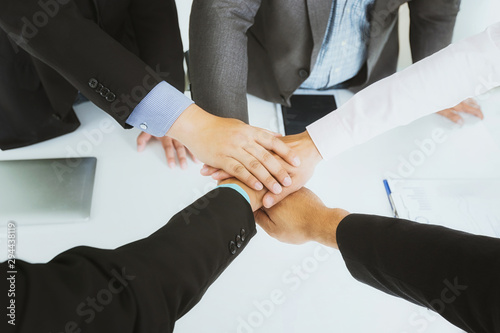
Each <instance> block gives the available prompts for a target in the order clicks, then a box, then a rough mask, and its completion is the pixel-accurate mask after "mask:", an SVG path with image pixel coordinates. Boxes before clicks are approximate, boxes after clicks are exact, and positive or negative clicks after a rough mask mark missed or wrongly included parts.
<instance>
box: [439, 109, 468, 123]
mask: <svg viewBox="0 0 500 333" xmlns="http://www.w3.org/2000/svg"><path fill="white" fill-rule="evenodd" d="M438 114H439V115H441V116H443V117H446V118H448V119H449V120H451V121H452V122H454V123H457V124H459V125H463V124H464V119H463V118H462V117H461V116H460V115H459V114H458V113H456V112H454V111H453V110H452V109H446V110H443V111H439V112H438Z"/></svg>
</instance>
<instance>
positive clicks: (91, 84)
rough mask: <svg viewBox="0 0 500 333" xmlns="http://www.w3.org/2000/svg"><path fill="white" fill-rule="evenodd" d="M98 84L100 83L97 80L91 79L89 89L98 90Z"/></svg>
mask: <svg viewBox="0 0 500 333" xmlns="http://www.w3.org/2000/svg"><path fill="white" fill-rule="evenodd" d="M98 84H99V81H97V80H96V79H90V80H89V87H90V88H92V89H95V88H97V85H98Z"/></svg>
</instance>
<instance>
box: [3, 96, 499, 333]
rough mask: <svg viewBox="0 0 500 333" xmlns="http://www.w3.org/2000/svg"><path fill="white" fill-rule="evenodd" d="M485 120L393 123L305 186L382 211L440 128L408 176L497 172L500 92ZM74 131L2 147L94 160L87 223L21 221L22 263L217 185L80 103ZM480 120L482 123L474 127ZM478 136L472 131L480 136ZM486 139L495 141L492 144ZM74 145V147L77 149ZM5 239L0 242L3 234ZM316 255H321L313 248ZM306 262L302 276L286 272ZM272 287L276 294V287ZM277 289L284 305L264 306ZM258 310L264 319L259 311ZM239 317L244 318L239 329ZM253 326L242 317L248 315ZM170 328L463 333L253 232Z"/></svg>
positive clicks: (122, 237) (143, 221)
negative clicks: (169, 161) (391, 179)
mask: <svg viewBox="0 0 500 333" xmlns="http://www.w3.org/2000/svg"><path fill="white" fill-rule="evenodd" d="M480 102H481V104H482V106H483V108H484V112H485V114H486V119H485V121H484V126H485V127H484V128H485V129H484V131H482V132H484V133H485V135H486V136H488V135H490V134H491V135H492V136H493V137H494V141H495V143H494V144H491V142H490V143H489V144H486V143H485V141H486V142H487V141H488V140H485V136H481V137H479V138H478V137H476V136H475V135H469V136H467V133H473V132H474V131H470V128H469V129H468V127H470V126H475V125H470V124H471V123H474V121H470V120H469V121H468V122H467V123H468V125H466V128H465V129H463V130H461V129H459V128H458V126H456V125H453V124H452V123H450V122H448V121H447V120H445V119H444V118H441V117H440V116H437V115H432V116H429V117H427V118H424V119H421V120H419V121H417V122H415V123H413V124H411V125H409V126H406V127H404V128H398V129H395V130H393V131H391V132H389V133H386V134H384V135H382V136H380V137H378V138H376V139H374V140H372V141H370V142H369V143H367V144H365V145H362V146H359V147H356V148H354V149H352V150H351V151H348V152H346V153H344V154H342V155H340V156H338V157H337V158H336V159H334V160H332V161H329V162H323V163H322V164H321V165H320V166H318V168H317V171H316V174H315V175H314V177H313V178H312V179H311V181H310V182H309V184H308V187H309V188H311V189H312V190H313V191H315V192H316V193H317V194H318V195H319V196H320V197H321V198H322V199H323V200H324V202H325V203H326V204H327V205H329V206H330V207H342V208H345V209H347V210H350V211H352V212H359V213H373V214H380V215H387V216H389V215H390V209H389V204H388V201H387V197H386V194H385V191H384V187H383V185H382V179H383V178H384V176H385V175H387V172H388V171H390V172H393V173H397V170H398V167H399V165H400V163H401V162H400V157H403V158H408V156H410V154H412V152H414V151H415V149H417V146H416V144H415V143H414V141H415V140H424V139H427V138H430V137H431V133H432V131H433V130H434V129H435V128H438V127H439V128H442V129H443V130H444V132H445V134H446V135H447V137H448V138H449V139H448V140H446V141H445V142H444V143H441V144H438V145H437V146H436V150H435V152H434V153H433V154H432V155H431V156H428V157H427V158H426V159H425V161H424V162H423V163H422V164H421V165H419V166H416V167H415V170H414V171H412V174H411V177H415V178H418V177H422V178H488V177H493V178H500V153H498V152H499V150H498V143H500V91H496V92H495V93H493V94H490V95H489V96H488V97H486V98H482V99H481V100H480ZM250 109H251V122H252V124H254V125H258V126H261V127H267V128H269V129H273V130H275V129H276V119H275V112H274V110H275V108H274V106H273V105H272V104H270V103H267V102H263V101H261V100H258V99H256V98H253V97H250ZM77 113H78V116H79V118H80V120H81V122H82V126H81V127H80V128H79V129H78V130H77V131H76V132H74V133H72V134H69V135H66V136H63V137H60V138H57V139H54V140H51V141H48V142H44V143H41V144H37V145H34V146H31V147H27V148H23V149H17V150H12V151H6V152H0V160H10V159H26V158H52V157H67V156H71V157H74V156H77V155H78V153H77V151H78V147H80V149H81V148H82V147H86V148H87V149H89V147H90V149H89V152H88V153H87V154H85V155H88V156H96V157H97V159H98V166H97V175H96V183H95V189H94V200H93V209H92V218H91V220H90V221H88V222H83V223H75V224H66V225H64V224H59V225H55V224H54V225H43V226H23V225H22V221H17V222H18V223H19V226H18V243H17V256H18V258H21V259H24V260H28V261H31V262H46V261H48V260H50V259H51V258H52V257H54V256H55V255H57V254H58V253H60V252H62V251H65V250H67V249H69V248H72V247H74V246H78V245H88V246H95V247H101V248H115V247H117V246H120V245H123V244H126V243H129V242H131V241H134V240H137V239H140V238H143V237H145V236H148V235H149V234H151V233H152V232H154V231H155V230H157V229H158V228H160V227H161V226H163V225H164V223H165V222H167V221H168V219H169V218H170V217H171V216H173V215H174V214H175V213H176V212H178V211H179V210H180V209H181V208H183V207H185V206H186V205H188V204H190V203H191V202H192V201H194V200H195V199H196V198H198V197H199V196H201V195H202V194H203V193H205V192H207V191H208V190H210V189H211V188H213V187H214V186H215V183H214V182H213V181H212V180H211V179H209V178H204V177H202V176H200V175H199V169H200V167H201V165H195V164H193V163H190V166H189V169H188V170H187V171H182V170H180V169H179V168H177V169H176V170H170V169H168V167H167V165H166V161H165V157H164V154H163V151H162V148H161V145H160V144H159V143H156V144H153V145H151V146H150V147H148V149H147V150H146V151H144V152H143V153H137V152H136V148H135V139H136V137H137V134H138V133H139V132H138V131H137V130H128V131H125V130H122V129H121V128H120V127H119V126H118V125H117V124H116V123H114V122H113V121H112V120H111V118H110V117H109V116H107V115H106V114H105V113H104V112H102V111H100V110H98V109H97V108H96V107H94V106H92V105H91V104H90V103H86V104H84V105H81V106H79V107H77ZM103 120H107V121H108V122H112V124H113V126H114V129H113V130H112V131H111V133H106V134H104V140H102V142H100V143H99V142H98V143H97V144H90V145H89V144H88V143H85V142H88V139H87V138H86V136H85V133H86V132H87V133H88V131H92V130H95V129H96V128H99V124H100V122H102V121H103ZM479 126H483V124H480V125H479ZM476 133H477V131H476ZM490 141H491V140H490ZM75 151H76V153H75ZM6 224H7V221H0V226H1V227H0V234H1V236H0V243H1V247H0V249H4V250H1V251H0V260H2V261H3V260H5V258H6V252H7V248H6V245H5V244H6V243H5V225H6ZM2 237H3V238H2ZM318 251H319V252H318ZM294 266H303V267H304V269H305V270H306V272H307V271H308V272H309V273H307V275H302V277H299V276H298V275H296V274H295V273H293V270H294ZM276 290H278V291H276ZM276 292H278V293H279V292H281V293H282V294H283V296H282V298H281V299H280V301H283V302H282V304H275V305H274V309H270V308H266V309H264V310H262V309H261V310H259V307H258V306H257V305H256V303H260V304H262V302H264V303H265V304H267V305H268V304H269V301H270V300H271V294H272V293H276ZM259 313H260V314H259ZM240 319H242V320H244V321H245V322H246V323H248V324H249V325H253V326H247V327H245V328H240V329H239V330H238V326H239V325H240ZM249 321H250V322H249ZM175 332H176V333H188V332H241V333H252V332H255V333H261V332H274V333H278V332H286V333H293V332H315V333H320V332H346V333H349V332H356V333H357V332H372V333H382V332H383V333H387V332H389V333H391V332H398V333H404V332H406V333H413V332H429V333H431V332H440V333H442V332H460V330H458V329H456V328H454V327H453V326H451V325H450V324H448V323H447V322H446V321H444V320H443V319H441V318H440V317H439V316H438V315H436V314H434V313H432V312H430V311H428V310H426V309H423V308H420V307H417V306H414V305H412V304H409V303H407V302H405V301H402V300H400V299H398V298H395V297H391V296H388V295H386V294H384V293H382V292H379V291H377V290H374V289H372V288H369V287H367V286H365V285H363V284H361V283H359V282H357V281H355V280H354V279H353V278H352V277H351V276H350V274H349V273H348V271H347V269H346V267H345V265H344V263H343V261H342V259H341V256H340V254H339V252H337V251H333V252H332V253H330V254H329V253H328V252H326V250H325V249H324V248H321V246H320V245H318V244H316V243H309V244H306V245H303V246H291V245H285V244H281V243H279V242H278V241H275V240H273V239H271V238H270V237H269V236H268V235H267V234H266V233H265V232H264V231H262V230H261V229H260V228H259V232H258V234H257V236H256V237H255V238H254V239H253V240H252V241H251V243H250V244H249V246H248V247H247V249H246V250H245V251H244V252H243V253H242V254H241V255H240V256H239V257H238V258H237V260H235V262H234V263H233V264H232V265H231V266H230V267H229V268H228V269H227V270H226V271H225V272H224V273H223V274H222V275H221V276H220V278H219V279H218V280H217V281H216V282H215V283H214V284H213V285H212V287H210V289H209V290H208V292H207V293H206V295H205V296H204V298H203V299H202V301H201V302H200V303H199V304H198V305H197V306H195V308H194V309H193V310H192V311H191V312H189V313H188V314H187V315H186V316H185V317H184V318H182V319H181V320H179V321H178V322H177V325H176V329H175Z"/></svg>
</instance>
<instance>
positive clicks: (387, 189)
mask: <svg viewBox="0 0 500 333" xmlns="http://www.w3.org/2000/svg"><path fill="white" fill-rule="evenodd" d="M384 186H385V192H386V193H387V198H389V204H390V205H391V209H392V215H394V217H397V218H399V215H398V211H397V210H396V205H395V204H394V200H393V199H392V192H391V188H390V187H389V183H388V182H387V179H384Z"/></svg>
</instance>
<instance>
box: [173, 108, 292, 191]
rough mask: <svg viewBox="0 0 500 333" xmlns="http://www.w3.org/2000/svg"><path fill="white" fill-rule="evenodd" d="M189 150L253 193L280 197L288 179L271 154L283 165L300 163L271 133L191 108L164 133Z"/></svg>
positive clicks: (280, 165)
mask: <svg viewBox="0 0 500 333" xmlns="http://www.w3.org/2000/svg"><path fill="white" fill-rule="evenodd" d="M167 134H168V135H169V136H171V137H172V138H174V139H176V140H179V141H180V142H182V143H183V144H184V145H186V147H188V148H189V150H191V151H192V152H193V153H194V154H195V155H196V156H197V157H198V158H199V159H200V160H201V161H202V162H204V163H206V164H208V165H211V166H213V167H215V168H218V169H222V170H224V171H225V172H227V174H229V175H231V176H233V177H236V178H238V179H240V180H241V181H242V182H243V183H245V184H247V185H248V186H250V187H251V188H253V189H256V190H261V189H263V187H264V186H265V187H267V188H268V189H269V190H270V191H272V192H273V193H281V191H282V187H281V186H280V184H279V183H281V184H282V185H284V186H290V185H291V184H292V179H291V177H290V175H289V174H288V172H287V171H286V169H285V167H283V166H282V164H281V163H280V161H279V160H278V159H277V158H276V157H273V155H272V154H271V153H270V152H269V151H273V152H274V153H276V154H277V155H278V156H280V157H282V158H283V160H284V161H285V162H286V163H283V164H285V165H288V166H289V167H291V165H295V166H298V165H300V159H299V158H298V156H297V155H296V154H295V153H294V152H293V151H292V149H290V148H289V147H288V146H287V145H286V144H285V143H283V142H282V141H280V140H279V139H278V138H276V137H275V136H274V135H273V134H272V133H271V132H269V131H266V130H263V129H259V128H256V127H252V126H250V125H247V124H245V123H243V122H241V121H239V120H236V119H226V118H220V117H216V116H213V115H211V114H209V113H207V112H205V111H203V110H202V109H200V108H199V107H198V106H196V105H195V104H193V105H191V106H190V107H189V108H187V109H186V110H185V111H184V112H183V113H182V115H181V116H180V117H179V118H178V119H177V120H176V121H175V123H174V125H173V126H172V127H171V128H170V130H169V131H168V133H167Z"/></svg>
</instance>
